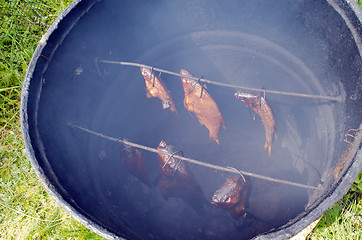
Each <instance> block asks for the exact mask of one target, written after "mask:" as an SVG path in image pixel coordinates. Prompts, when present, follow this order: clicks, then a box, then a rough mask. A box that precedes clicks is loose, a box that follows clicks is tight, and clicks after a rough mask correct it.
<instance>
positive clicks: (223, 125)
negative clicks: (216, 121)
mask: <svg viewBox="0 0 362 240" xmlns="http://www.w3.org/2000/svg"><path fill="white" fill-rule="evenodd" d="M221 126H222V127H223V128H224V129H226V126H225V121H224V119H223V118H222V116H221Z"/></svg>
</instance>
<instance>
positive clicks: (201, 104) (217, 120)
mask: <svg viewBox="0 0 362 240" xmlns="http://www.w3.org/2000/svg"><path fill="white" fill-rule="evenodd" d="M180 73H181V74H182V75H185V77H181V81H182V86H183V88H184V92H185V99H184V105H185V108H186V109H187V111H188V112H189V113H190V114H191V113H194V114H195V116H196V117H197V119H198V120H199V122H200V124H201V125H205V127H206V128H207V129H208V130H209V135H210V138H211V139H213V140H215V142H216V143H217V144H219V140H218V138H219V130H220V125H222V126H223V128H224V129H225V122H224V119H223V117H222V115H221V113H220V110H219V107H218V106H217V104H216V102H215V101H214V99H213V98H212V97H211V96H210V94H209V93H208V92H207V91H206V89H205V88H204V89H203V90H202V86H201V85H200V84H199V83H197V81H195V80H193V79H189V78H187V76H189V77H192V74H191V73H190V72H189V71H187V70H185V69H181V71H180ZM191 90H192V91H191ZM201 90H202V97H201V98H200V96H201ZM190 91H191V92H190Z"/></svg>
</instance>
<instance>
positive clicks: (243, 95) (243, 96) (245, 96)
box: [234, 91, 258, 102]
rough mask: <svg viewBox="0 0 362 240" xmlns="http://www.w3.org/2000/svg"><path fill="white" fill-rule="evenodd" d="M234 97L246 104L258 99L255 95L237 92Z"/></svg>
mask: <svg viewBox="0 0 362 240" xmlns="http://www.w3.org/2000/svg"><path fill="white" fill-rule="evenodd" d="M234 96H235V97H236V98H237V99H239V100H241V101H243V102H246V101H247V100H250V99H258V96H257V95H255V94H252V93H250V92H247V91H237V92H236V93H235V94H234Z"/></svg>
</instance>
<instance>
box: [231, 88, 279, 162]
mask: <svg viewBox="0 0 362 240" xmlns="http://www.w3.org/2000/svg"><path fill="white" fill-rule="evenodd" d="M235 97H236V98H237V99H240V100H241V101H242V102H244V103H245V105H246V107H248V108H251V110H252V111H253V113H256V114H257V115H259V117H260V118H261V122H262V123H263V126H264V129H265V144H264V149H265V151H268V153H269V157H271V145H272V142H273V139H274V136H275V138H276V139H277V137H278V135H277V132H276V127H275V119H274V115H273V112H272V110H271V107H270V105H269V104H268V102H267V101H266V100H265V98H264V97H263V96H258V95H255V94H252V93H250V92H240V91H238V92H236V93H235ZM253 116H254V115H253ZM254 119H255V117H254Z"/></svg>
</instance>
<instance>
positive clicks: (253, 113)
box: [248, 108, 255, 120]
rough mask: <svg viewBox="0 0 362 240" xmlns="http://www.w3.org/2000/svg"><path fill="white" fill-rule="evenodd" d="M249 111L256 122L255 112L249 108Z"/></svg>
mask: <svg viewBox="0 0 362 240" xmlns="http://www.w3.org/2000/svg"><path fill="white" fill-rule="evenodd" d="M248 109H249V113H250V115H251V117H252V118H253V120H255V112H254V110H253V109H251V108H248Z"/></svg>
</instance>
